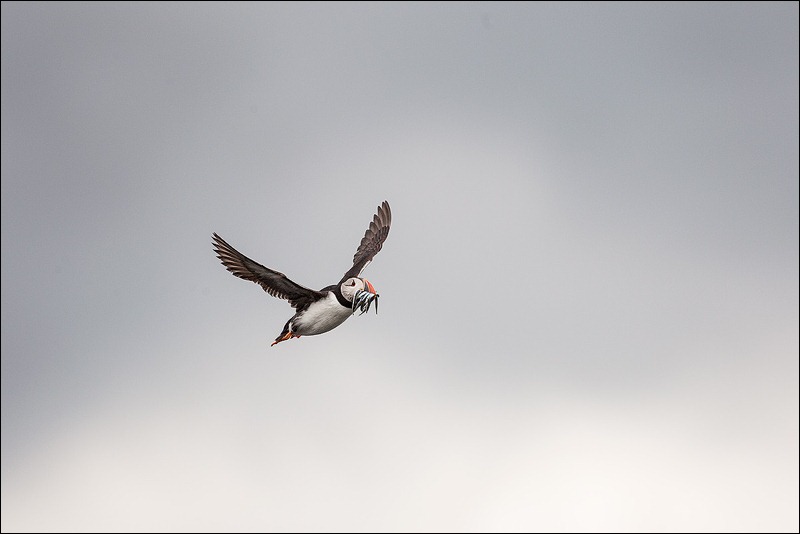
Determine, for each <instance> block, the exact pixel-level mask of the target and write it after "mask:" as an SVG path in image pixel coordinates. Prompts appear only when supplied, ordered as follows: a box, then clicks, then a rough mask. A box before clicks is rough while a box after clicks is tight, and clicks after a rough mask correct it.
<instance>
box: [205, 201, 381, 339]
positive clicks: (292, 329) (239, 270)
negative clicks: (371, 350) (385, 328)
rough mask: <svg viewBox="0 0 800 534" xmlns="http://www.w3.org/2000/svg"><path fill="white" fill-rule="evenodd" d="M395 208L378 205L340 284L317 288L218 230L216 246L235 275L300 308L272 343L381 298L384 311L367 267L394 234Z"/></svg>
mask: <svg viewBox="0 0 800 534" xmlns="http://www.w3.org/2000/svg"><path fill="white" fill-rule="evenodd" d="M391 223H392V210H391V209H390V208H389V203H388V202H386V201H385V200H384V201H383V203H382V204H381V205H380V206H378V211H377V213H375V215H374V216H373V217H372V222H371V223H370V224H369V228H367V231H366V232H364V237H363V238H361V244H360V245H359V246H358V250H356V253H355V255H354V256H353V266H352V267H350V268H349V269H348V270H347V272H346V273H344V276H342V279H341V280H339V282H338V283H337V284H333V285H330V286H327V287H324V288H322V289H320V290H319V291H315V290H313V289H309V288H307V287H305V286H301V285H300V284H298V283H296V282H293V281H291V280H289V278H287V277H286V275H285V274H283V273H280V272H278V271H275V270H273V269H270V268H269V267H265V266H263V265H261V264H260V263H258V262H255V261H253V260H251V259H250V258H248V257H247V256H245V255H244V254H242V253H241V252H239V251H238V250H236V249H235V248H233V247H232V246H230V245H229V244H228V243H227V242H226V241H225V240H224V239H222V238H221V237H220V236H218V235H217V234H216V232H215V233H214V234H213V236H212V242H213V244H214V252H216V254H217V257H218V258H219V259H220V261H221V262H222V265H224V266H225V268H226V269H227V270H228V271H230V272H231V273H233V275H234V276H238V277H239V278H243V279H244V280H250V281H251V282H255V283H256V284H258V285H260V286H261V287H262V288H263V289H264V291H266V292H267V293H269V294H270V295H272V296H273V297H277V298H279V299H284V300H287V301H289V304H290V305H291V306H292V308H294V309H295V311H296V313H295V314H294V315H293V316H292V318H291V319H289V320H288V321H286V325H284V327H283V331H282V332H281V333H280V335H279V336H278V337H277V338H275V341H274V342H273V343H272V345H271V346H273V345H275V344H277V343H280V342H281V341H286V340H287V339H291V338H293V337H300V336H315V335H317V334H324V333H325V332H328V331H330V330H333V329H334V328H336V327H337V326H339V325H340V324H342V323H343V322H344V321H345V320H346V319H347V318H348V317H350V316H351V315H353V314H354V313H355V312H356V311H357V310H359V309H360V310H361V313H362V314H363V313H364V312H366V311H369V307H370V305H371V304H372V303H373V302H375V313H377V312H378V293H377V291H375V288H374V287H373V285H372V284H371V283H369V281H368V280H367V279H366V278H361V277H360V276H361V272H362V271H363V270H364V268H365V267H366V266H367V265H368V264H369V263H370V262H371V261H372V258H374V257H375V254H377V253H378V251H379V250H380V249H381V247H382V246H383V242H384V241H386V236H388V235H389V225H390V224H391Z"/></svg>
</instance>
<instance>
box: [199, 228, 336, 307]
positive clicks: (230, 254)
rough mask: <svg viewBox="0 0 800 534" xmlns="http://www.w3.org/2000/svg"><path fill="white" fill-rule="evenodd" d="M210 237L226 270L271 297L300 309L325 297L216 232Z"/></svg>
mask: <svg viewBox="0 0 800 534" xmlns="http://www.w3.org/2000/svg"><path fill="white" fill-rule="evenodd" d="M211 239H212V242H213V243H214V252H216V253H217V257H218V258H219V260H220V261H221V262H222V265H224V266H225V268H226V269H227V270H228V271H230V272H231V273H232V274H233V275H234V276H238V277H239V278H242V279H244V280H249V281H251V282H255V283H256V284H258V285H260V286H261V287H262V288H263V289H264V291H266V292H267V293H269V294H270V295H272V296H273V297H277V298H279V299H284V300H288V301H289V304H291V306H292V307H293V308H295V309H298V310H299V309H302V308H304V307H306V306H308V305H309V304H311V303H312V302H314V301H315V300H319V299H321V298H324V297H325V294H324V293H321V292H319V291H314V290H313V289H309V288H307V287H304V286H301V285H300V284H298V283H295V282H292V281H291V280H289V279H288V278H287V277H286V275H285V274H283V273H281V272H278V271H275V270H272V269H270V268H269V267H265V266H263V265H261V264H260V263H258V262H256V261H253V260H251V259H250V258H248V257H247V256H245V255H244V254H242V253H241V252H239V251H238V250H236V249H235V248H233V247H232V246H230V245H229V244H228V243H227V242H226V241H225V240H224V239H222V238H221V237H220V236H218V235H217V234H216V233H214V234H213V236H212V238H211Z"/></svg>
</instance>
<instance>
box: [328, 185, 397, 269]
mask: <svg viewBox="0 0 800 534" xmlns="http://www.w3.org/2000/svg"><path fill="white" fill-rule="evenodd" d="M390 224H392V210H391V208H389V203H388V202H386V201H385V200H384V201H383V203H382V204H381V205H380V206H378V212H377V213H376V214H375V216H374V217H372V222H371V223H369V228H367V231H366V232H364V237H363V238H361V244H360V245H358V250H357V251H356V253H355V255H354V256H353V266H352V267H350V270H349V271H347V272H346V273H344V276H343V277H342V279H341V281H340V282H339V283H340V284H341V283H342V282H344V281H345V280H347V279H348V278H350V277H353V276H358V275H360V274H361V271H363V270H364V267H366V266H367V264H369V262H371V261H372V258H374V257H375V254H377V253H378V251H379V250H380V249H381V247H382V246H383V242H384V241H386V236H388V235H389V225H390Z"/></svg>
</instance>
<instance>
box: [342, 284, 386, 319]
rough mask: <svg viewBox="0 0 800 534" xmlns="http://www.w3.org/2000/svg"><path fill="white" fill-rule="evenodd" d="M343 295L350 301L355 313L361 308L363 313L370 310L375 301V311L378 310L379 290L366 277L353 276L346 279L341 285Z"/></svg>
mask: <svg viewBox="0 0 800 534" xmlns="http://www.w3.org/2000/svg"><path fill="white" fill-rule="evenodd" d="M340 289H341V290H342V296H343V297H344V298H345V300H346V301H347V302H350V303H351V305H352V308H353V313H355V311H356V309H358V308H361V313H364V312H365V311H367V310H369V306H370V304H372V302H373V301H375V313H377V312H378V292H377V291H375V287H373V285H372V284H370V283H369V280H367V279H366V278H358V277H355V276H354V277H352V278H348V279H347V280H345V281H344V282H343V283H342V285H341V286H340Z"/></svg>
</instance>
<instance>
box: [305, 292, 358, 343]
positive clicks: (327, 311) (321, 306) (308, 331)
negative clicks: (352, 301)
mask: <svg viewBox="0 0 800 534" xmlns="http://www.w3.org/2000/svg"><path fill="white" fill-rule="evenodd" d="M352 314H353V312H352V310H350V309H349V308H345V307H344V306H342V305H341V304H339V301H338V300H336V295H334V294H333V293H331V292H328V296H327V297H326V298H324V299H321V300H318V301H316V302H314V303H312V304H311V306H309V307H308V309H307V310H306V311H304V312H303V313H302V315H300V317H297V318H295V320H294V322H293V324H292V332H294V333H296V334H298V335H300V336H313V335H316V334H324V333H325V332H328V331H329V330H333V329H334V328H336V327H337V326H339V325H340V324H342V323H343V322H345V320H346V319H347V318H348V317H350V316H351V315H352Z"/></svg>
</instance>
